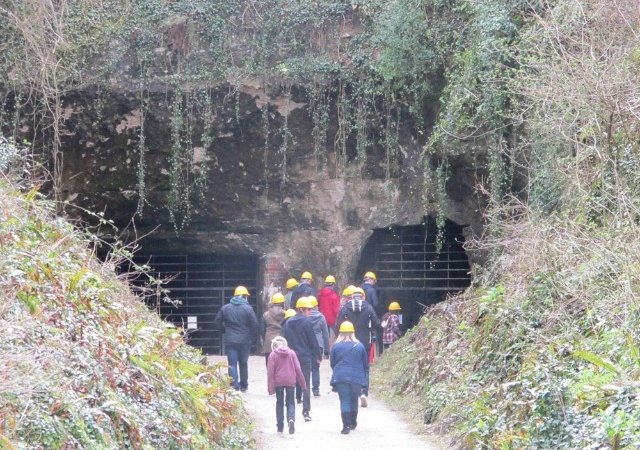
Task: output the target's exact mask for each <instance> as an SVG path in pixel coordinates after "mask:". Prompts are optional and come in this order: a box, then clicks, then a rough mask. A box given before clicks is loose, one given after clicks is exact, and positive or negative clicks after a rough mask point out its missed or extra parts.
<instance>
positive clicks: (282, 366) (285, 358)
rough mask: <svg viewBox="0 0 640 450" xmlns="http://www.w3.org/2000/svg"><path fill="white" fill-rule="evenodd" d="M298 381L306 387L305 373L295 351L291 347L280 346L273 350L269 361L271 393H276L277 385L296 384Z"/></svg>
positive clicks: (268, 382) (268, 383)
mask: <svg viewBox="0 0 640 450" xmlns="http://www.w3.org/2000/svg"><path fill="white" fill-rule="evenodd" d="M296 381H297V382H298V384H299V385H300V386H301V387H302V389H303V390H304V389H306V388H307V385H306V383H305V381H304V375H302V370H301V369H300V362H299V361H298V357H297V356H296V354H295V352H294V351H293V350H291V349H290V348H289V347H279V348H276V349H275V350H274V351H272V352H271V354H270V355H269V360H268V361H267V388H268V389H269V395H272V394H275V393H276V387H281V386H289V387H292V386H295V385H296Z"/></svg>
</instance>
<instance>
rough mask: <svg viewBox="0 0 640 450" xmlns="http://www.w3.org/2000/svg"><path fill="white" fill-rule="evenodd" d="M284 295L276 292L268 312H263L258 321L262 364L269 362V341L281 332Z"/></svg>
mask: <svg viewBox="0 0 640 450" xmlns="http://www.w3.org/2000/svg"><path fill="white" fill-rule="evenodd" d="M284 301H285V300H284V295H282V294H281V293H279V292H277V293H275V294H273V297H271V303H270V304H269V310H268V311H265V313H264V314H263V315H262V318H261V320H260V335H261V336H262V353H263V354H264V363H265V364H266V363H267V362H268V361H269V354H270V353H271V341H272V340H273V338H274V337H276V336H280V334H281V331H282V322H283V321H284V308H283V307H282V306H283V305H284Z"/></svg>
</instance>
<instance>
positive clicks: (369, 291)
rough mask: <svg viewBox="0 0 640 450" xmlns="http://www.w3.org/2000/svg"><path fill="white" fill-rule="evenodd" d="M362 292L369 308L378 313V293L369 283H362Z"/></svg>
mask: <svg viewBox="0 0 640 450" xmlns="http://www.w3.org/2000/svg"><path fill="white" fill-rule="evenodd" d="M360 287H361V288H362V290H364V294H365V300H366V301H368V302H369V304H370V305H371V306H373V309H374V311H378V291H376V288H375V287H374V286H373V284H370V283H366V282H365V283H362V286H360Z"/></svg>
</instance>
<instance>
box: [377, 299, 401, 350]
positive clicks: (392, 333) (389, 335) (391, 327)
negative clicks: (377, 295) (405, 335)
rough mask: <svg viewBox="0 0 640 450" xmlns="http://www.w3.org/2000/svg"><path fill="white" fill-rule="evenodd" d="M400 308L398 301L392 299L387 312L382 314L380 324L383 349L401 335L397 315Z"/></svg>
mask: <svg viewBox="0 0 640 450" xmlns="http://www.w3.org/2000/svg"><path fill="white" fill-rule="evenodd" d="M401 310H402V308H401V307H400V303H398V302H396V301H393V302H391V303H390V304H389V312H387V313H386V314H385V315H384V316H382V320H381V321H380V325H381V326H382V344H383V345H384V349H385V350H386V349H388V348H389V346H390V345H391V344H393V343H394V342H395V341H397V340H398V339H400V336H402V330H400V317H399V316H398V314H399V313H400V311H401Z"/></svg>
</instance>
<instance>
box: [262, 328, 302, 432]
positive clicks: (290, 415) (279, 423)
mask: <svg viewBox="0 0 640 450" xmlns="http://www.w3.org/2000/svg"><path fill="white" fill-rule="evenodd" d="M270 345H271V352H270V353H269V359H268V360H267V389H268V391H269V395H273V394H276V427H277V430H278V433H282V431H283V430H284V405H285V404H286V405H287V423H288V424H289V434H293V433H295V432H296V427H295V422H296V401H295V388H296V383H297V384H299V385H300V386H303V387H305V388H306V384H305V383H306V382H305V379H304V375H303V374H302V370H301V369H300V362H299V361H298V357H297V356H296V354H295V352H294V351H293V350H291V349H290V348H289V347H288V346H287V340H286V339H285V338H283V337H282V336H276V337H274V338H273V340H272V341H271V344H270Z"/></svg>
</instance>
